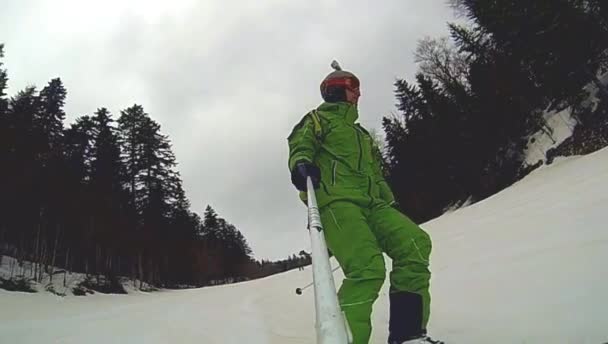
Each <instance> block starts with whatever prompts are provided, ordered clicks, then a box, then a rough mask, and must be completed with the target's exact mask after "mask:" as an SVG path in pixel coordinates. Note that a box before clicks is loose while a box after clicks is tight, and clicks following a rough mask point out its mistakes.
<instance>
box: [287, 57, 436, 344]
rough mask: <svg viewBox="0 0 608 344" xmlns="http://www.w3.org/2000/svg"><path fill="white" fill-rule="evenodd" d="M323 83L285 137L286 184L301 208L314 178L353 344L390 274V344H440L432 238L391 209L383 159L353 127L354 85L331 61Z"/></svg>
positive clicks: (358, 342)
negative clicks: (433, 329) (434, 319)
mask: <svg viewBox="0 0 608 344" xmlns="http://www.w3.org/2000/svg"><path fill="white" fill-rule="evenodd" d="M331 66H332V67H333V68H334V69H335V71H333V72H332V73H330V74H329V75H327V77H326V78H325V79H324V80H323V81H322V83H321V95H322V97H323V99H324V100H325V102H324V103H322V104H321V105H320V106H319V107H318V108H317V109H316V110H313V111H311V112H309V113H308V114H306V115H305V116H304V117H303V118H302V120H301V121H300V122H299V123H298V124H297V125H296V126H295V127H294V128H293V131H292V132H291V134H290V135H289V137H288V139H287V140H288V144H289V170H290V172H291V181H292V183H293V184H294V185H295V187H296V188H297V189H298V190H299V191H300V198H301V200H302V201H303V202H304V203H306V179H307V177H311V180H312V181H313V185H314V187H315V189H316V192H315V193H316V196H317V202H318V207H319V211H320V214H321V222H322V223H323V225H324V233H325V239H326V242H327V246H328V248H329V250H330V251H331V253H332V254H333V255H334V256H335V257H336V259H337V261H338V263H339V264H340V266H341V268H342V270H343V271H344V274H345V279H344V281H343V283H342V286H341V287H340V290H339V292H338V298H339V301H340V306H341V308H342V310H343V311H344V313H345V315H346V319H347V321H348V323H349V326H350V329H351V331H352V334H353V339H354V344H366V343H368V342H369V338H370V334H371V330H372V326H371V313H372V305H373V303H374V301H375V300H376V299H377V297H378V292H379V291H380V288H381V287H382V285H383V283H384V280H385V277H386V270H385V263H384V257H383V252H384V253H386V254H387V255H388V256H389V257H390V258H391V259H392V260H393V267H392V271H391V273H390V295H389V300H390V321H389V338H388V343H389V344H405V343H407V344H423V343H426V344H428V343H442V342H439V341H433V340H432V339H431V338H430V337H428V336H427V332H426V325H427V323H428V320H429V313H430V294H429V280H430V271H429V256H430V253H431V239H430V237H429V235H428V234H427V233H425V232H424V231H423V230H422V229H421V228H420V227H418V226H417V225H416V224H415V223H414V222H412V221H411V220H410V219H409V218H408V217H407V216H405V215H404V214H402V213H401V212H400V211H399V210H397V209H395V208H394V206H395V199H394V197H393V193H392V191H391V189H390V187H389V185H388V184H387V182H386V181H385V179H384V176H383V172H382V165H381V161H382V160H381V159H382V158H381V153H380V150H379V148H378V147H377V145H376V144H375V143H374V139H373V138H372V137H371V136H370V134H369V133H368V132H367V131H366V130H365V129H364V128H363V127H362V126H361V125H360V124H359V123H357V122H356V121H357V118H358V111H357V104H358V100H359V96H360V95H361V94H360V90H359V79H358V78H357V77H356V76H355V75H354V74H352V73H350V72H347V71H344V70H342V69H341V68H340V66H339V65H338V63H337V62H336V61H334V62H333V63H332V65H331Z"/></svg>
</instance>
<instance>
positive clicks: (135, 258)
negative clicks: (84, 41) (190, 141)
mask: <svg viewBox="0 0 608 344" xmlns="http://www.w3.org/2000/svg"><path fill="white" fill-rule="evenodd" d="M2 57H3V45H0V166H1V168H0V190H1V192H0V254H6V255H10V256H13V257H16V258H18V260H19V261H30V262H35V263H36V264H35V265H34V266H33V268H32V269H31V270H30V271H29V272H28V273H29V274H30V277H31V278H33V279H36V280H38V281H40V280H42V278H43V276H44V275H45V274H46V275H47V276H48V275H50V276H51V278H52V276H53V275H54V274H55V272H56V271H54V270H53V269H54V268H60V269H64V270H68V271H74V272H82V273H85V274H87V275H89V276H96V277H98V278H97V280H100V278H99V277H102V278H101V280H102V281H103V282H102V283H106V284H117V281H118V277H119V276H126V277H130V278H132V279H136V280H139V281H140V282H146V283H148V284H151V285H154V286H162V287H176V286H180V285H189V286H202V285H207V284H217V283H224V282H231V281H236V280H243V279H249V278H256V277H262V276H264V275H267V274H270V273H276V272H279V271H284V270H285V269H282V268H281V267H282V266H283V265H284V263H283V262H267V261H265V262H258V261H256V260H255V259H253V257H252V250H251V248H250V247H249V245H248V243H247V240H246V239H245V237H244V236H243V234H242V233H241V232H240V231H239V230H238V229H237V228H236V227H235V226H234V225H232V224H230V223H229V222H228V221H227V220H225V219H224V218H222V217H220V216H219V215H218V214H217V213H216V212H215V210H214V209H213V208H212V207H211V206H208V207H207V208H206V210H205V212H204V215H203V218H201V217H200V216H199V215H198V214H196V213H195V212H193V211H192V210H191V205H190V202H189V200H188V198H187V197H186V193H185V191H184V188H183V184H182V180H181V178H180V174H179V172H178V170H177V163H176V158H175V155H174V153H173V151H172V147H171V142H170V140H169V138H168V136H166V135H164V134H163V133H162V132H161V127H160V125H159V124H158V123H157V122H156V121H154V120H153V119H152V118H151V117H150V115H149V114H148V113H146V111H145V110H144V108H143V107H142V106H141V105H137V104H135V105H133V106H131V107H128V108H126V109H124V110H121V111H120V113H119V115H118V118H115V117H114V116H113V115H112V114H111V113H110V111H109V110H108V109H106V108H103V107H102V108H99V109H98V110H97V111H96V112H95V113H94V114H91V115H84V116H81V117H79V118H77V119H76V120H75V122H74V123H71V124H70V125H69V126H68V127H65V126H64V121H65V117H66V114H65V112H64V104H65V101H66V96H67V90H66V89H65V87H64V85H63V83H62V82H61V79H59V78H56V79H53V80H51V81H50V82H49V83H48V84H47V85H46V86H45V87H44V88H42V89H41V90H38V89H37V88H36V87H34V86H31V87H27V88H25V89H24V90H22V91H20V92H18V93H17V94H16V95H15V96H13V97H8V96H7V95H6V89H7V81H8V75H7V71H6V69H4V68H3V65H2V61H1V58H2ZM308 263H309V261H308ZM290 268H293V267H290ZM17 273H18V271H17ZM21 273H22V274H23V271H21Z"/></svg>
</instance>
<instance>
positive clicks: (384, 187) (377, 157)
mask: <svg viewBox="0 0 608 344" xmlns="http://www.w3.org/2000/svg"><path fill="white" fill-rule="evenodd" d="M372 149H373V151H374V170H375V173H376V183H377V184H378V189H379V190H380V198H382V199H383V200H384V201H385V202H386V203H388V204H389V205H393V204H395V196H394V195H393V191H391V187H390V186H389V185H388V183H387V182H386V179H385V178H384V172H383V170H382V161H383V159H382V153H380V149H379V148H378V147H377V146H376V145H374V146H373V148H372Z"/></svg>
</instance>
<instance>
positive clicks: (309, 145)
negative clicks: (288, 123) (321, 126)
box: [287, 115, 319, 171]
mask: <svg viewBox="0 0 608 344" xmlns="http://www.w3.org/2000/svg"><path fill="white" fill-rule="evenodd" d="M287 141H288V143H289V171H292V170H293V168H294V167H295V165H296V163H297V162H298V161H300V160H305V161H308V162H310V163H312V162H313V161H314V157H315V155H316V153H317V150H318V145H319V143H318V141H317V138H316V136H315V128H314V123H313V120H312V118H311V116H310V115H306V116H304V118H302V120H301V121H300V123H298V124H297V125H296V126H295V127H294V128H293V130H292V132H291V134H290V135H289V137H288V138H287Z"/></svg>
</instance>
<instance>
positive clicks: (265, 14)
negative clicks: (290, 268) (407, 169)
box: [0, 0, 454, 259]
mask: <svg viewBox="0 0 608 344" xmlns="http://www.w3.org/2000/svg"><path fill="white" fill-rule="evenodd" d="M0 7H1V11H0V43H4V44H5V53H6V57H5V59H4V62H5V65H6V68H7V69H8V72H9V77H10V80H9V92H8V93H9V95H14V94H16V93H17V91H19V90H21V89H23V88H24V87H25V86H27V85H37V86H38V87H43V86H44V85H45V84H46V83H47V82H48V81H49V80H50V79H52V78H55V77H60V78H61V79H62V80H63V82H64V84H65V86H66V88H67V90H68V99H67V104H66V112H67V114H68V118H67V121H66V122H67V123H71V122H72V121H73V120H74V119H75V118H76V117H78V116H80V115H85V114H92V113H93V112H94V111H95V110H96V109H97V108H99V107H102V106H103V107H107V108H108V109H109V110H110V111H112V113H113V114H114V115H115V116H116V117H117V116H118V114H119V111H120V110H121V109H124V108H126V107H128V106H131V105H133V104H135V103H137V104H141V105H143V106H144V109H145V110H146V111H147V112H148V113H149V114H150V116H151V117H152V118H153V119H155V120H156V121H158V122H159V123H160V124H161V125H162V131H163V132H164V133H165V134H168V135H169V136H170V138H171V140H172V142H173V148H174V152H175V154H176V156H177V159H178V162H179V166H178V168H179V171H180V172H181V174H182V178H183V180H184V186H185V189H186V192H187V195H188V197H189V199H190V200H191V201H192V208H193V210H194V211H196V212H198V213H199V214H200V215H202V213H203V211H204V209H205V207H206V205H207V204H211V206H212V207H214V208H215V209H216V210H217V211H218V213H219V214H220V216H222V217H224V218H226V219H227V220H228V221H229V222H231V223H233V224H234V225H236V226H237V227H238V228H239V229H240V230H241V231H242V232H243V234H244V235H245V236H246V238H247V239H248V241H249V243H250V245H251V246H252V248H253V250H254V253H255V256H256V258H258V259H261V258H267V259H279V258H284V257H286V256H288V255H290V254H292V253H297V252H299V251H300V250H301V249H308V248H309V247H310V245H309V243H308V242H309V238H308V233H307V231H306V229H305V227H306V208H305V206H304V205H303V204H302V203H300V201H299V200H298V198H297V194H296V192H295V189H294V188H293V187H292V185H291V183H290V178H289V172H288V170H287V154H288V151H287V141H286V138H287V136H288V135H289V133H290V131H291V128H292V127H293V126H294V125H295V124H296V123H297V122H298V121H299V120H300V118H301V117H302V116H303V115H304V114H305V113H306V112H308V111H309V110H310V109H312V108H314V107H316V106H317V105H318V104H319V103H320V102H321V98H320V95H319V91H318V85H319V83H320V81H321V80H322V79H323V77H324V76H325V75H326V74H327V73H329V72H330V71H331V68H330V67H329V64H330V62H331V60H332V59H337V60H338V61H340V63H341V64H342V66H343V67H344V69H347V70H350V71H353V72H354V73H355V74H357V75H358V76H359V78H360V79H361V82H362V87H361V92H362V98H361V100H360V113H361V116H360V122H361V123H362V124H363V125H364V126H365V127H367V128H369V129H376V130H378V131H379V132H380V131H381V120H382V117H383V116H385V115H387V114H390V113H391V112H392V111H394V103H395V100H394V96H393V82H394V81H395V79H396V78H411V77H412V76H413V75H414V73H415V71H416V65H415V64H414V61H413V57H412V56H413V55H412V53H413V51H414V49H415V47H416V42H417V40H419V39H421V38H423V37H424V36H432V37H437V36H443V35H447V33H448V31H447V24H446V23H447V22H448V21H452V20H454V18H453V13H452V11H451V10H450V9H449V8H448V6H447V5H446V0H424V1H421V0H384V1H381V2H372V1H361V0H351V1H345V0H344V1H341V0H297V1H296V0H289V1H288V0H255V1H253V0H247V1H245V0H243V1H226V0H222V1H220V0H204V1H203V0H172V1H162V2H161V1H150V0H104V1H83V0H53V1H51V0H44V1H43V0H27V1H23V0H8V1H7V0H5V1H3V2H2V5H1V6H0ZM66 125H67V124H66Z"/></svg>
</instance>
